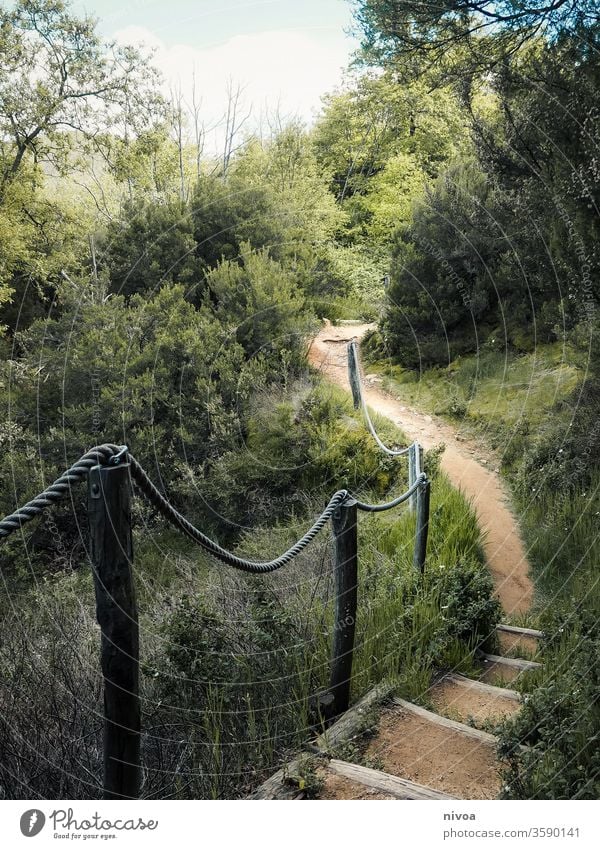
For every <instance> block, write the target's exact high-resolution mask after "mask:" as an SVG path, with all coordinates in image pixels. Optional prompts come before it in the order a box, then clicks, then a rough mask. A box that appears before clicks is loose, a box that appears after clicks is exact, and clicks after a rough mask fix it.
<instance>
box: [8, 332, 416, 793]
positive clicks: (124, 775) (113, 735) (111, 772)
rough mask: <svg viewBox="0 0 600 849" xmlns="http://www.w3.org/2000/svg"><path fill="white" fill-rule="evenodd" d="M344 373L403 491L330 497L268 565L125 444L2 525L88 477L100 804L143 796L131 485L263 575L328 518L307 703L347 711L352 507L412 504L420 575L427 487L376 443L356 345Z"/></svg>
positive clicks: (93, 452)
mask: <svg viewBox="0 0 600 849" xmlns="http://www.w3.org/2000/svg"><path fill="white" fill-rule="evenodd" d="M348 352H349V374H350V381H351V385H352V391H353V395H354V399H355V405H357V401H358V404H359V405H360V406H362V408H363V413H364V415H365V419H366V421H367V425H368V427H369V430H370V432H371V434H372V435H373V437H374V438H375V440H376V442H377V444H378V445H379V447H380V448H381V449H382V450H383V451H384V452H385V453H386V454H388V455H392V456H401V455H403V454H408V455H409V487H408V489H407V490H406V492H403V493H402V494H401V495H399V496H397V497H396V498H393V499H392V500H390V501H387V502H385V503H382V504H369V503H367V502H364V501H361V500H360V499H357V498H355V497H354V496H353V495H352V493H350V492H349V491H348V490H346V489H340V490H337V491H336V492H334V494H333V495H332V496H331V498H330V499H329V501H328V503H327V505H326V507H325V508H324V509H323V511H322V512H321V513H320V515H319V516H318V517H317V518H316V519H315V521H314V522H313V524H312V525H311V527H310V528H309V529H308V530H307V531H306V533H305V534H303V536H301V537H300V539H298V540H297V541H296V542H295V543H294V544H293V545H292V546H291V547H290V548H288V549H287V551H284V552H283V554H281V555H279V557H276V558H274V559H273V560H266V561H255V560H248V559H246V558H244V557H240V556H239V555H237V554H234V553H233V552H231V551H228V550H227V549H225V548H223V547H222V546H220V545H219V544H218V543H217V542H215V541H214V540H213V539H211V538H210V537H209V536H207V535H206V534H204V533H203V532H202V531H200V530H199V529H198V528H196V527H195V526H194V525H193V524H192V523H191V522H190V521H189V520H188V519H186V518H185V516H183V515H182V514H181V513H180V512H179V511H178V510H177V508H176V507H174V505H173V504H171V502H170V501H169V500H168V499H167V498H165V496H164V495H163V494H162V493H161V492H160V491H159V490H158V489H157V487H156V486H155V485H154V483H153V482H152V481H151V480H150V478H149V476H148V475H147V473H146V472H145V470H144V469H143V468H142V466H141V465H140V463H139V462H138V461H137V460H136V459H135V457H133V456H132V455H131V454H130V453H129V449H128V447H127V446H126V445H115V444H112V443H105V444H102V445H97V446H95V447H94V448H91V449H90V450H89V451H87V452H86V453H85V454H84V455H83V456H82V457H80V458H79V460H77V462H76V463H74V464H73V465H72V466H71V467H70V468H69V469H67V470H66V471H65V472H63V474H62V475H60V477H58V478H57V479H56V480H55V481H54V483H52V484H50V485H49V486H48V487H46V489H44V490H43V491H42V492H40V493H39V495H36V496H35V497H34V498H32V499H31V500H30V501H28V502H27V503H26V504H24V505H23V506H22V507H20V508H19V509H18V510H16V511H15V512H14V513H11V514H10V515H8V516H6V517H5V518H4V519H2V520H0V542H1V541H2V539H6V538H7V537H8V536H10V534H12V533H14V532H15V531H17V530H19V529H21V528H22V527H23V526H24V525H25V524H27V523H28V522H30V521H32V520H33V519H35V518H36V517H37V516H40V515H41V514H42V513H43V512H44V510H46V509H47V508H49V507H51V506H53V505H55V504H57V503H59V502H60V501H61V500H62V499H64V498H65V497H66V496H67V495H68V494H69V493H70V492H71V488H72V487H73V486H74V485H75V484H77V483H80V482H82V481H83V480H84V479H85V478H86V477H87V479H88V499H87V512H88V519H89V525H90V549H89V553H90V560H91V565H92V573H93V577H94V590H95V596H96V617H97V620H98V623H99V624H100V628H101V653H100V658H101V668H102V676H103V681H104V778H103V787H104V798H105V799H123V798H128V799H135V798H138V797H139V795H140V790H141V776H142V768H141V746H140V741H141V733H142V732H141V709H140V697H139V632H138V628H139V626H138V610H137V604H136V599H135V588H134V583H133V572H132V567H133V546H132V527H131V526H132V523H131V503H130V502H131V482H132V481H134V482H135V484H136V486H137V488H138V490H139V491H140V493H141V494H142V495H143V496H144V497H145V498H146V499H147V500H148V501H149V502H150V503H151V504H152V505H153V506H154V507H155V508H156V510H157V511H158V512H159V513H160V514H161V515H162V516H163V517H164V518H165V519H166V520H167V521H168V522H169V523H170V524H171V525H173V526H174V527H175V528H177V529H178V530H179V531H181V532H182V533H183V534H185V535H186V536H187V537H188V538H189V539H191V540H193V542H195V543H196V544H197V545H199V546H200V547H201V548H202V549H203V550H205V551H206V552H208V553H209V554H210V555H212V556H213V557H215V558H216V559H217V560H219V561H221V562H222V563H225V564H227V565H229V566H232V567H233V568H235V569H238V570H241V571H243V572H248V573H251V574H269V573H271V572H274V571H275V570H277V569H280V568H282V567H283V566H285V565H287V564H289V563H290V562H291V561H292V560H293V559H294V558H295V557H297V556H298V555H299V554H300V553H301V552H303V551H304V550H305V549H306V547H307V546H308V545H310V543H311V542H312V541H313V540H314V539H315V537H316V536H317V535H318V534H319V533H320V532H321V531H322V530H323V528H324V527H325V525H326V524H327V523H328V522H329V521H331V524H332V529H333V537H334V598H335V626H334V629H333V646H332V660H331V674H330V685H329V689H328V691H327V692H326V693H325V694H320V695H319V697H318V699H317V700H316V701H315V705H316V708H317V710H318V715H319V721H321V722H322V721H324V720H328V719H331V718H332V717H334V716H337V715H339V714H340V713H343V712H344V711H345V710H347V709H348V706H349V703H350V681H351V673H352V661H353V652H354V637H355V628H356V611H357V587H358V533H357V527H358V522H357V511H359V510H360V511H363V512H367V513H381V512H384V511H386V510H390V509H392V508H394V507H397V506H399V505H401V504H403V503H404V502H406V501H410V503H411V509H412V508H414V505H415V504H416V512H417V516H416V535H415V547H414V553H413V565H414V567H415V568H416V569H417V570H418V571H419V572H420V573H422V572H423V570H424V567H425V553H426V545H427V532H428V524H429V486H430V484H429V481H428V480H427V476H426V474H425V473H424V472H423V471H422V460H421V448H420V446H419V445H418V444H417V443H413V445H411V446H409V447H408V448H403V449H398V450H394V449H390V448H388V447H387V446H386V445H384V443H383V442H382V441H381V440H380V439H379V437H378V435H377V432H376V431H375V428H374V427H373V424H372V422H371V419H370V417H369V414H368V410H367V406H366V403H365V402H364V396H363V393H362V388H361V385H360V370H359V365H358V354H357V350H356V344H355V343H350V345H349V347H348Z"/></svg>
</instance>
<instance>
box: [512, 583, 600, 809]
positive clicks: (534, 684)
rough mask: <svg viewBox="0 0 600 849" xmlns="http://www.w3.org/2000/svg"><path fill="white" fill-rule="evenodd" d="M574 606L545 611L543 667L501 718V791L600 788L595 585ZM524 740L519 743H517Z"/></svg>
mask: <svg viewBox="0 0 600 849" xmlns="http://www.w3.org/2000/svg"><path fill="white" fill-rule="evenodd" d="M581 598H582V601H580V602H579V603H578V604H577V605H576V606H575V608H574V609H573V607H572V606H571V605H565V606H564V607H561V608H559V609H558V610H556V609H555V610H553V611H550V610H549V611H548V612H547V614H546V616H545V621H544V626H545V630H546V633H547V640H546V645H545V648H544V659H545V666H544V669H543V670H541V671H539V672H536V673H535V676H534V680H532V681H530V682H529V687H530V688H531V692H530V693H529V694H528V695H527V696H526V697H525V703H524V705H523V707H522V708H521V710H520V712H519V713H518V714H517V716H516V717H515V718H514V719H512V720H511V721H509V722H507V723H505V725H504V728H503V730H502V735H501V744H500V748H499V752H500V754H501V755H503V756H504V757H506V759H507V761H508V766H507V768H506V769H505V771H504V791H503V797H504V798H509V799H596V798H597V797H598V792H599V791H600V756H599V747H598V740H599V737H600V704H599V702H598V693H599V688H600V664H599V661H598V658H599V653H598V649H599V648H600V632H599V628H598V619H597V609H598V601H599V599H598V592H597V588H596V589H592V590H591V597H590V595H589V594H588V592H586V593H585V594H584V595H583V596H581ZM521 745H524V746H527V750H526V751H523V750H521V749H520V748H519V746H521Z"/></svg>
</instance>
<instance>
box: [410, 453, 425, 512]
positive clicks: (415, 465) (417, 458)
mask: <svg viewBox="0 0 600 849" xmlns="http://www.w3.org/2000/svg"><path fill="white" fill-rule="evenodd" d="M422 471H423V448H422V447H421V446H420V445H419V443H418V442H413V443H412V445H409V446H408V486H409V487H411V486H414V484H415V482H416V480H417V478H418V477H419V475H420V474H421V472H422ZM418 497H419V494H418V492H413V494H412V495H411V496H410V498H409V500H408V507H409V509H410V511H411V513H413V512H414V511H415V510H416V509H417V499H418Z"/></svg>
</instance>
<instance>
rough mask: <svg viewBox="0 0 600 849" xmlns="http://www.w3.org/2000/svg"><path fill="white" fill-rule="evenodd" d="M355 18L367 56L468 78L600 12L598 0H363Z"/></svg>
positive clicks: (403, 69) (405, 68)
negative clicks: (528, 45)
mask: <svg viewBox="0 0 600 849" xmlns="http://www.w3.org/2000/svg"><path fill="white" fill-rule="evenodd" d="M355 19H356V21H357V23H358V26H359V28H360V29H361V30H362V33H363V42H362V49H363V56H364V57H365V58H366V59H367V61H370V62H375V63H383V64H384V65H386V66H389V65H390V63H393V64H394V65H395V66H396V68H397V70H398V71H399V72H400V73H407V74H409V75H410V74H412V75H415V74H420V73H422V71H423V66H424V65H425V66H426V67H431V68H432V67H434V66H435V65H436V64H437V65H438V66H440V65H441V66H442V67H443V69H444V70H445V71H446V72H449V71H450V72H452V73H456V74H457V75H458V76H461V77H462V78H463V79H465V78H468V77H469V76H471V75H472V74H473V73H474V72H477V73H481V72H483V71H485V70H490V69H491V68H495V67H496V66H497V65H498V64H499V63H500V62H501V61H502V60H503V59H505V58H506V57H509V56H512V55H515V54H517V53H518V52H519V50H520V49H521V47H522V46H523V45H524V44H525V43H526V42H527V41H529V40H530V39H535V38H537V37H538V36H544V37H545V38H547V39H548V41H558V40H560V39H561V38H562V37H563V36H564V35H565V34H569V33H572V32H574V31H576V30H577V29H579V28H589V27H591V26H594V25H597V23H598V21H599V20H600V15H599V12H598V3H597V0H442V2H436V3H431V2H427V0H419V1H418V2H413V0H359V2H358V3H357V4H356V8H355ZM399 60H402V61H401V62H400V61H399Z"/></svg>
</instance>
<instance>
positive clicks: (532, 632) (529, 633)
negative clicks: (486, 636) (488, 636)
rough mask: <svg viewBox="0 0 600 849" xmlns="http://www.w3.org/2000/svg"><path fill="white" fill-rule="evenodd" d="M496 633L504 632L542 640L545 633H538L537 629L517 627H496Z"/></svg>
mask: <svg viewBox="0 0 600 849" xmlns="http://www.w3.org/2000/svg"><path fill="white" fill-rule="evenodd" d="M496 631H504V632H506V633H507V634H519V635H521V636H523V637H535V639H537V640H540V639H541V638H542V637H543V636H544V632H543V631H536V629H535V628H519V627H518V626H517V625H504V624H502V623H501V624H500V625H496Z"/></svg>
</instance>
